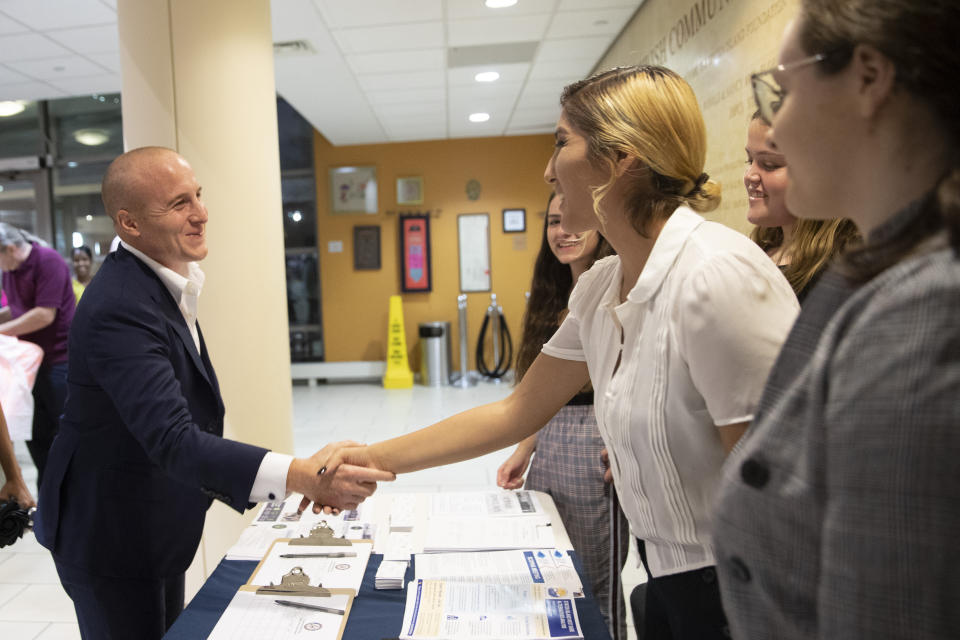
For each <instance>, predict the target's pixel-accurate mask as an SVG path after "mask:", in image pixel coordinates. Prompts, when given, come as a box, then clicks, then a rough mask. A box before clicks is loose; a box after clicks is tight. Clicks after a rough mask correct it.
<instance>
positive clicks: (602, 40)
mask: <svg viewBox="0 0 960 640" xmlns="http://www.w3.org/2000/svg"><path fill="white" fill-rule="evenodd" d="M611 42H613V39H612V38H610V37H607V36H592V37H589V38H563V39H560V40H544V41H543V42H541V43H540V50H539V51H538V52H537V60H536V61H537V62H554V61H557V60H576V59H580V58H592V59H593V61H594V62H597V61H599V60H600V56H602V55H603V54H604V53H606V51H607V48H608V47H609V46H610V43H611Z"/></svg>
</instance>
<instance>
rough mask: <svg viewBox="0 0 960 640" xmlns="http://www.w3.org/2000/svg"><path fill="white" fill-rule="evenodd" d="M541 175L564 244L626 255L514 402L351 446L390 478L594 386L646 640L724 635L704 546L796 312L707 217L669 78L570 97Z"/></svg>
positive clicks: (680, 101)
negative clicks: (589, 243) (636, 561)
mask: <svg viewBox="0 0 960 640" xmlns="http://www.w3.org/2000/svg"><path fill="white" fill-rule="evenodd" d="M560 103H561V105H562V107H563V109H562V112H561V116H560V119H559V121H558V123H557V128H556V132H555V137H556V146H555V150H554V154H553V157H552V158H551V159H550V162H549V163H548V165H547V169H546V172H545V174H544V177H545V178H546V180H547V181H548V182H549V183H550V184H552V185H553V186H554V188H555V190H556V192H557V196H558V198H560V215H561V225H562V226H563V228H564V229H565V230H566V231H568V232H570V233H584V232H587V231H592V230H599V231H601V232H602V233H603V236H604V237H605V238H606V239H607V240H608V241H609V242H610V244H611V245H612V246H613V248H614V249H615V250H616V252H617V254H618V255H616V256H611V257H608V258H604V259H603V260H599V261H597V262H596V263H595V264H594V265H593V267H592V268H591V269H590V270H589V271H587V272H586V273H584V274H583V275H581V276H580V279H579V280H578V281H577V285H576V287H575V288H574V290H573V293H572V294H571V296H570V300H569V307H568V308H569V313H568V315H567V316H566V318H565V319H564V321H563V323H562V324H561V326H560V328H559V329H558V330H557V332H556V333H555V334H554V335H553V337H552V338H551V339H550V340H549V342H548V343H547V344H546V345H545V346H544V347H543V352H542V353H541V354H540V355H538V356H537V358H536V359H535V360H534V362H533V364H532V365H531V366H530V368H529V369H528V370H527V373H526V375H524V377H523V380H522V381H521V382H520V384H519V385H518V386H517V387H516V390H515V391H514V392H513V393H512V394H511V395H510V396H509V397H508V398H506V399H504V400H502V401H500V402H496V403H493V404H490V405H485V406H482V407H478V408H476V409H472V410H470V411H467V412H465V413H462V414H460V415H457V416H454V417H452V418H448V419H447V420H444V421H442V422H440V423H438V424H436V425H433V426H431V427H427V428H426V429H423V430H420V431H417V432H414V433H411V434H407V435H405V436H401V437H399V438H395V439H393V440H388V441H385V442H381V443H378V444H374V445H371V446H370V447H367V448H365V449H346V450H343V451H341V452H340V453H339V455H340V456H342V459H344V460H346V461H350V462H354V463H360V464H369V465H373V466H376V467H379V468H382V469H390V470H394V471H397V472H406V471H413V470H416V469H422V468H424V467H428V466H434V465H439V464H446V463H449V462H455V461H458V460H463V459H466V458H470V457H474V456H478V455H481V454H484V453H487V452H489V451H492V450H495V449H499V448H501V447H505V446H508V445H510V444H513V443H515V442H517V441H518V440H520V439H522V438H525V437H527V436H528V435H530V434H531V433H533V432H535V431H536V430H537V429H539V428H540V427H541V426H542V425H543V424H544V423H545V422H546V421H547V420H549V419H550V418H551V417H552V416H553V415H554V414H555V413H556V412H557V411H558V410H559V409H560V408H561V407H562V406H563V405H564V404H565V403H566V402H567V401H568V400H569V399H570V398H571V397H573V396H574V395H575V394H576V393H577V392H578V391H579V390H580V389H582V388H583V386H584V385H585V384H586V383H587V382H588V380H589V381H591V382H592V383H593V387H594V403H595V404H594V407H595V411H596V414H597V423H598V426H599V428H600V433H601V435H602V436H603V440H604V443H605V444H606V446H607V449H608V453H609V458H610V468H611V471H612V474H613V480H614V486H615V487H616V491H617V494H618V497H619V498H620V503H621V506H622V508H623V511H624V513H625V514H626V516H627V520H628V521H629V523H630V529H631V532H632V533H633V535H635V536H637V537H638V541H639V548H640V553H641V558H642V559H643V562H644V564H645V565H646V568H647V571H648V573H649V574H650V576H651V578H650V580H649V581H648V583H647V585H648V586H647V598H646V611H645V618H644V627H645V629H644V637H645V638H646V639H647V640H653V639H657V638H723V637H726V636H725V631H726V621H725V619H724V616H723V610H722V607H721V604H720V593H719V590H718V587H717V579H716V571H715V570H714V564H715V563H714V552H713V546H712V544H711V541H710V530H711V512H712V509H713V501H714V496H715V492H716V489H717V486H718V483H719V481H720V467H721V465H722V464H723V461H724V459H725V457H726V455H727V452H728V451H729V450H730V449H731V448H732V447H733V445H734V444H735V443H736V441H737V439H738V438H739V437H740V435H741V434H742V433H743V431H744V430H745V429H746V426H747V424H748V423H749V421H750V420H751V419H752V417H753V412H754V409H755V407H756V404H757V402H758V400H759V396H760V393H761V390H762V388H763V383H764V381H765V380H766V377H767V373H768V372H769V369H770V367H771V366H772V364H773V360H774V359H775V357H776V354H777V353H778V351H779V349H780V346H781V344H782V341H783V340H784V338H785V337H786V335H787V333H788V331H789V328H790V325H791V324H792V323H793V319H794V317H795V315H796V312H797V309H798V306H797V302H796V297H795V296H794V294H793V291H792V290H791V289H790V286H789V285H788V284H787V281H786V280H785V279H784V278H783V276H782V275H781V274H780V272H779V271H778V270H777V267H776V265H774V264H773V263H772V262H771V261H770V259H769V258H767V256H766V255H764V253H763V251H761V250H760V249H759V248H758V247H757V246H756V245H755V244H754V243H752V242H751V241H750V240H749V239H748V238H745V237H744V236H743V235H741V234H739V233H737V232H735V231H733V230H731V229H729V228H727V227H725V226H723V225H720V224H717V223H714V222H707V221H705V220H704V219H703V217H702V216H701V215H700V213H701V212H707V211H710V210H712V209H714V208H715V207H716V206H717V205H718V204H719V200H720V195H719V186H718V185H717V184H715V183H714V182H712V181H710V180H709V179H708V178H707V175H706V174H705V173H704V172H703V165H704V161H705V157H706V129H705V126H704V122H703V117H702V116H701V114H700V109H699V107H698V105H697V99H696V96H695V95H694V94H693V90H692V89H691V88H690V86H689V85H688V84H687V83H686V82H684V80H683V79H682V78H680V77H679V76H678V75H677V74H675V73H674V72H672V71H669V70H667V69H664V68H662V67H630V68H622V69H614V70H611V71H607V72H605V73H601V74H599V75H596V76H593V77H592V78H588V79H587V80H583V81H581V82H577V83H575V84H573V85H570V86H569V87H567V88H566V89H565V90H564V92H563V95H562V97H561V100H560Z"/></svg>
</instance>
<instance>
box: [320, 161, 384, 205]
mask: <svg viewBox="0 0 960 640" xmlns="http://www.w3.org/2000/svg"><path fill="white" fill-rule="evenodd" d="M376 212H377V168H376V167H331V168H330V213H369V214H373V213H376Z"/></svg>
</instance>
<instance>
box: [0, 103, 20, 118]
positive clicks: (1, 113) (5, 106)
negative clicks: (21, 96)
mask: <svg viewBox="0 0 960 640" xmlns="http://www.w3.org/2000/svg"><path fill="white" fill-rule="evenodd" d="M26 108H27V105H25V104H24V103H23V100H4V101H3V102H0V118H6V117H7V116H15V115H17V114H18V113H23V110H24V109H26Z"/></svg>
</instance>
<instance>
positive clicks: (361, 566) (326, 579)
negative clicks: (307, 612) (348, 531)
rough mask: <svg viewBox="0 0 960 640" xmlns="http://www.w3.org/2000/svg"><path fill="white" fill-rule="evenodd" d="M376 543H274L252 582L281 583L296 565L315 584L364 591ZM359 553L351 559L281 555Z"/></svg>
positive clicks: (264, 584) (260, 584) (262, 583)
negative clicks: (318, 544)
mask: <svg viewBox="0 0 960 640" xmlns="http://www.w3.org/2000/svg"><path fill="white" fill-rule="evenodd" d="M372 548H373V545H372V544H370V543H369V542H355V543H353V545H352V546H349V547H339V546H334V547H321V546H307V545H290V543H288V542H278V543H276V544H275V545H273V548H272V549H271V550H270V555H268V556H267V557H266V558H264V560H263V564H261V565H260V568H259V570H257V572H256V573H255V574H254V575H253V578H251V579H250V584H255V585H258V586H266V585H269V584H270V583H273V584H274V585H278V584H280V580H281V579H282V578H283V576H284V575H286V574H288V573H290V570H291V569H293V568H294V567H301V568H302V569H303V572H304V573H305V574H307V576H309V578H310V584H311V585H312V586H315V587H316V586H320V585H322V586H323V587H325V588H327V589H353V590H354V591H355V592H357V593H359V592H360V583H362V582H363V572H364V571H365V570H366V568H367V562H368V561H369V560H370V551H371V550H372ZM344 552H346V553H356V554H357V555H356V556H355V557H347V558H281V557H280V555H281V554H284V553H299V554H303V553H344Z"/></svg>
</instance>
